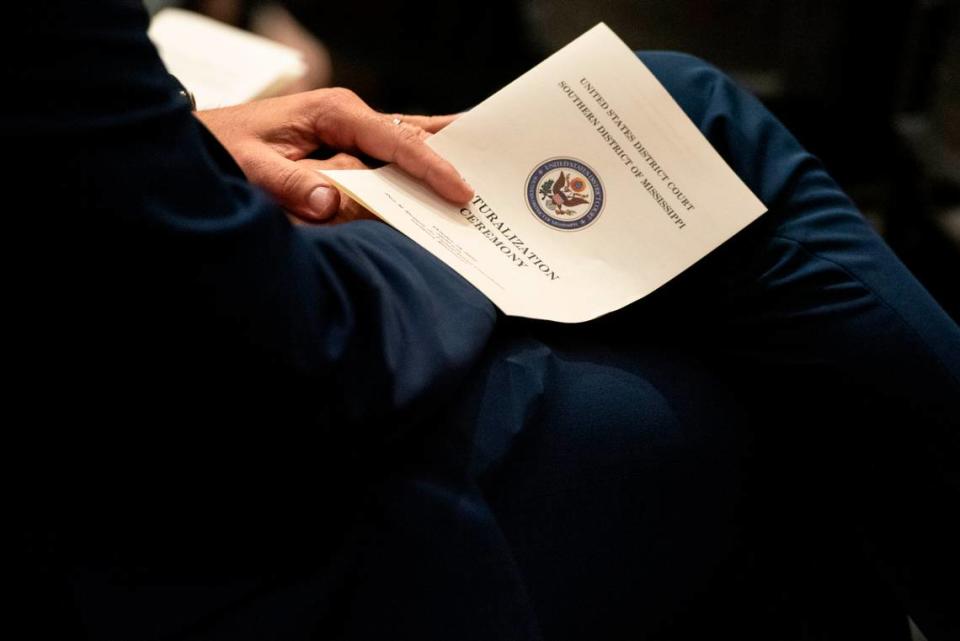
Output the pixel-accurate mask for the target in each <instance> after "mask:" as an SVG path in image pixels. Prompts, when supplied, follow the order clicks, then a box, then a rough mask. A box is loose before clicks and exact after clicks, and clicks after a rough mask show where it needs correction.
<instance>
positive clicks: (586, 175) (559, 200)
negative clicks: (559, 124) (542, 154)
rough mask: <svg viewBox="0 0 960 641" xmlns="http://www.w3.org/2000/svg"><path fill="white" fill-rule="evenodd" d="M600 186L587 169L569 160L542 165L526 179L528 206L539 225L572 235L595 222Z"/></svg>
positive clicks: (601, 198)
mask: <svg viewBox="0 0 960 641" xmlns="http://www.w3.org/2000/svg"><path fill="white" fill-rule="evenodd" d="M603 195H604V194H603V186H602V185H601V183H600V179H599V178H598V177H597V175H596V173H594V171H593V170H592V169H590V167H588V166H587V165H585V164H584V163H582V162H580V161H579V160H575V159H572V158H552V159H550V160H547V161H545V162H543V163H541V164H540V165H539V166H538V167H537V168H536V169H534V170H533V172H532V173H531V174H530V176H529V178H528V179H527V204H528V205H529V206H530V209H531V211H532V212H533V214H534V215H535V216H536V217H537V218H539V219H540V220H541V221H542V222H545V223H546V224H548V225H550V226H552V227H556V228H558V229H562V230H565V231H572V230H576V229H582V228H584V227H586V226H587V225H589V224H590V223H592V222H593V221H594V220H596V218H597V216H599V215H600V211H601V209H602V208H603Z"/></svg>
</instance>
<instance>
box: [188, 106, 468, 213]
mask: <svg viewBox="0 0 960 641" xmlns="http://www.w3.org/2000/svg"><path fill="white" fill-rule="evenodd" d="M395 117H396V116H391V115H387V114H382V113H378V112H376V111H373V110H372V109H370V107H368V106H367V105H366V104H365V103H364V102H363V101H362V100H360V98H358V97H357V96H356V95H355V94H354V93H353V92H351V91H349V90H347V89H340V88H336V89H318V90H316V91H309V92H306V93H301V94H295V95H291V96H282V97H280V98H270V99H266V100H258V101H255V102H251V103H247V104H243V105H238V106H236V107H226V108H224V109H212V110H209V111H201V112H197V118H199V119H200V121H201V122H202V123H203V124H204V125H206V126H207V128H208V129H210V131H211V132H212V133H213V134H214V135H215V136H216V137H217V139H218V140H219V141H220V143H221V144H222V145H223V146H224V147H225V148H226V149H227V151H229V152H230V155H232V156H233V158H234V159H235V160H236V161H237V164H238V165H240V168H241V169H242V170H243V173H244V174H245V175H246V176H247V178H248V179H249V180H250V182H252V183H254V184H256V185H259V186H260V187H262V188H263V189H265V190H266V191H267V192H269V193H270V194H271V195H273V197H274V198H276V199H277V200H278V201H279V202H280V204H281V205H282V206H283V207H284V208H285V209H286V210H287V211H289V212H290V213H291V214H293V215H294V216H296V217H297V218H300V219H302V220H305V221H309V222H322V221H325V220H327V219H329V218H331V217H333V216H334V215H335V214H336V213H337V212H338V211H339V208H340V195H339V193H338V192H337V190H336V189H334V188H333V186H332V185H330V183H329V182H327V181H326V180H325V179H324V178H323V177H322V176H320V175H319V174H318V173H316V171H312V170H311V169H310V167H309V166H307V165H303V164H299V163H297V162H296V161H298V160H302V159H304V158H306V156H307V155H308V154H310V153H312V152H314V151H315V150H317V149H318V148H320V147H321V146H323V147H329V148H331V149H333V150H337V151H348V152H359V153H363V154H366V155H368V156H371V157H373V158H377V159H379V160H383V161H386V162H394V163H397V165H399V166H400V168H401V169H403V170H405V171H406V172H407V173H409V174H411V175H413V176H414V177H416V178H419V179H421V180H423V181H425V182H426V183H427V184H428V185H429V186H430V187H431V188H433V190H434V191H436V192H437V194H439V195H440V196H442V197H444V198H446V199H447V200H450V201H451V202H454V203H464V202H467V201H468V200H470V198H472V197H473V190H472V189H471V188H470V186H469V185H467V183H466V182H464V180H463V178H461V177H460V174H459V173H457V170H456V169H454V168H453V165H451V164H450V163H449V162H447V161H446V160H444V159H443V158H441V157H440V156H439V155H438V154H437V153H436V152H435V151H433V150H432V149H431V148H430V147H429V146H427V144H426V142H425V141H426V140H427V138H429V137H430V134H431V133H434V132H436V131H439V130H440V129H442V128H443V127H445V126H446V125H447V124H449V123H450V122H452V121H453V120H454V118H456V116H401V117H400V118H401V120H402V122H401V124H399V125H396V124H394V122H393V119H394V118H395Z"/></svg>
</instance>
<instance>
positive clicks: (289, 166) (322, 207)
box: [250, 155, 340, 223]
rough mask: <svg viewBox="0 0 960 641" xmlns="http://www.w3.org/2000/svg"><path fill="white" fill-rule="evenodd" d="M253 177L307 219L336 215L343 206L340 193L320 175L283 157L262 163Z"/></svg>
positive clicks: (324, 218) (326, 217)
mask: <svg viewBox="0 0 960 641" xmlns="http://www.w3.org/2000/svg"><path fill="white" fill-rule="evenodd" d="M256 173H257V174H259V175H257V176H250V179H251V181H252V182H255V183H257V184H258V185H260V186H261V187H262V188H263V189H265V190H266V191H267V192H269V193H270V195H271V196H273V197H274V198H275V199H276V200H277V201H278V202H279V203H280V205H281V206H282V207H283V208H284V209H286V210H287V211H288V212H290V213H291V214H293V215H294V216H296V217H297V218H300V219H301V220H304V221H307V222H312V223H315V222H321V221H324V220H327V219H329V218H332V217H333V216H334V215H335V214H336V213H337V211H338V210H339V208H340V193H339V192H338V191H337V190H336V188H335V187H333V185H331V184H330V183H329V182H327V181H326V179H324V178H323V176H321V175H320V174H318V173H317V172H315V171H311V170H310V169H309V168H307V167H305V166H302V165H299V164H297V163H296V162H294V161H292V160H288V159H286V158H284V157H282V156H279V155H278V156H275V157H273V158H271V159H270V161H269V162H264V163H263V164H261V165H259V167H258V168H257V172H256Z"/></svg>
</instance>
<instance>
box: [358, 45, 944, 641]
mask: <svg viewBox="0 0 960 641" xmlns="http://www.w3.org/2000/svg"><path fill="white" fill-rule="evenodd" d="M640 57H641V59H642V60H643V61H644V62H645V63H646V64H647V65H648V66H649V67H650V69H651V70H652V71H653V73H654V74H655V75H656V76H657V77H658V79H659V80H660V81H661V82H662V83H663V84H664V85H665V86H666V87H667V89H668V90H669V91H670V93H671V95H673V97H674V98H675V99H676V100H677V101H678V103H679V104H680V106H681V107H682V108H683V109H684V111H685V112H686V113H687V114H688V115H689V116H690V118H691V119H692V120H693V122H694V123H696V124H697V125H698V127H699V128H700V130H701V131H702V132H703V133H704V135H706V136H707V138H708V139H709V140H710V142H711V143H712V144H713V145H714V146H715V147H716V148H717V149H718V151H719V152H720V153H721V154H722V155H723V156H724V158H725V159H726V160H727V162H728V163H729V164H730V165H731V166H732V167H733V169H734V170H735V171H736V172H737V173H738V175H739V176H741V178H742V179H743V180H744V181H745V182H746V183H747V184H748V185H749V186H750V188H751V189H752V190H753V191H754V192H755V193H756V194H757V195H758V196H759V197H760V198H761V200H763V202H764V203H765V204H766V205H767V206H768V208H769V212H768V213H767V214H765V215H764V216H763V217H761V218H760V219H759V220H758V221H756V222H755V223H754V224H753V225H751V226H750V227H749V228H747V229H745V230H744V231H743V232H742V233H740V234H738V235H737V236H736V237H735V238H734V239H732V240H731V241H729V242H728V243H726V244H725V245H724V246H722V247H721V248H720V249H718V250H717V251H715V252H713V253H712V254H711V255H710V256H708V257H707V258H705V259H704V260H703V261H701V262H700V263H699V264H697V265H696V266H695V267H694V268H692V269H691V270H689V271H688V272H687V273H685V274H683V275H682V276H681V277H679V278H677V279H676V280H675V281H673V282H671V283H670V284H668V285H667V286H665V287H664V288H663V289H662V290H661V291H659V292H657V293H655V294H654V295H652V296H650V297H649V298H647V299H645V300H643V301H640V302H638V303H636V304H635V305H633V306H631V307H629V308H627V309H625V310H622V311H621V312H618V313H616V314H614V315H612V316H610V317H608V318H604V319H601V320H599V321H596V322H593V323H587V324H584V325H582V326H577V327H567V326H562V327H558V326H551V325H549V324H542V323H526V322H515V321H508V322H506V323H504V324H503V325H502V326H501V328H500V331H499V333H498V337H497V343H496V345H495V347H494V349H493V353H492V355H491V357H490V360H489V363H488V364H487V366H486V369H485V370H484V371H483V373H482V374H480V375H478V376H477V377H476V378H475V379H474V381H473V383H472V384H471V386H470V388H469V389H467V390H464V392H463V396H462V397H461V398H459V399H457V402H460V403H463V404H464V405H463V407H462V408H460V410H459V411H457V412H455V413H454V415H453V416H452V418H451V422H452V423H453V424H454V425H456V426H457V428H458V429H457V430H455V431H454V433H455V434H457V435H459V438H455V437H453V436H451V431H450V424H446V425H444V426H443V427H442V428H441V430H439V433H440V434H443V436H442V437H440V436H438V440H437V443H434V444H432V445H428V446H427V447H425V446H424V444H423V443H422V442H418V443H416V444H413V445H412V446H411V447H412V452H416V453H417V454H413V453H412V454H411V455H410V456H409V460H416V459H417V455H419V456H420V457H421V458H420V460H421V461H422V463H421V464H420V465H411V467H408V468H406V469H405V470H404V471H403V473H402V474H400V475H398V476H397V477H394V478H392V479H391V480H390V481H389V482H388V483H386V484H385V485H384V488H383V490H382V491H383V495H382V496H383V497H384V498H382V499H381V501H382V503H380V504H379V509H378V511H377V514H378V516H377V517H376V522H377V524H378V525H377V527H373V528H370V529H369V532H371V533H373V534H371V536H372V538H371V539H370V542H369V543H368V544H367V545H366V546H365V547H364V550H365V554H364V555H363V558H365V563H366V564H365V565H364V566H363V567H364V568H365V569H364V571H362V572H361V573H360V575H361V576H362V577H364V579H363V580H361V581H360V582H359V583H358V584H357V585H356V586H355V587H356V589H357V592H356V594H357V595H358V597H359V600H358V601H357V603H362V604H363V605H362V606H361V607H359V608H358V609H357V610H356V613H355V615H353V616H351V617H350V620H349V624H348V625H347V628H345V629H349V630H351V631H352V633H354V634H358V635H359V636H364V637H370V638H374V637H380V636H383V635H386V634H389V633H390V631H391V630H393V631H394V632H396V631H397V630H410V631H411V632H410V636H411V638H413V637H417V638H460V639H463V638H470V639H474V638H476V639H481V638H497V639H505V638H537V637H539V636H541V635H542V638H545V639H583V638H603V639H619V638H623V639H644V638H650V639H672V638H704V636H705V635H716V634H736V635H737V636H738V638H754V637H756V638H764V639H769V638H781V639H784V638H797V639H800V638H810V639H820V638H872V639H884V638H889V639H896V638H904V636H903V635H904V634H905V631H906V615H907V614H908V613H909V615H910V616H912V617H913V618H914V619H915V620H916V621H917V622H919V625H920V626H921V628H922V629H923V630H924V631H925V632H926V633H927V635H928V636H929V638H931V639H955V638H960V631H958V619H960V617H958V608H957V604H958V603H960V592H958V589H957V577H958V576H960V563H958V559H960V554H958V550H957V548H958V546H957V543H956V542H957V541H960V530H958V528H957V526H956V524H955V521H956V519H955V518H954V517H955V516H956V514H957V511H958V508H960V500H958V499H960V481H958V479H960V476H958V471H960V457H958V453H960V449H958V434H960V429H958V427H960V331H958V328H957V326H956V324H955V323H954V322H953V321H952V320H951V319H950V318H949V317H948V316H947V315H946V314H945V313H944V312H943V310H942V309H941V308H940V307H939V306H938V305H937V304H936V302H935V301H933V300H932V299H931V297H930V296H929V294H928V293H927V292H926V291H925V290H924V289H923V287H922V286H921V285H920V284H919V283H918V282H917V281H916V280H915V278H914V277H913V276H912V275H911V274H910V273H909V271H908V270H907V269H906V268H905V267H904V266H903V264H902V263H901V262H900V261H899V260H898V259H897V258H896V256H894V255H893V253H892V252H891V251H890V249H889V248H888V247H887V246H886V244H885V243H884V242H883V241H882V239H880V238H879V237H878V236H877V234H876V233H874V231H873V230H872V229H871V228H870V226H869V225H868V223H867V222H866V221H865V220H864V218H863V217H862V215H861V214H860V213H859V212H858V211H857V209H856V207H855V205H854V204H853V203H852V202H851V201H850V199H849V198H848V197H847V196H846V195H845V194H844V193H843V192H842V190H841V189H840V188H839V187H838V186H837V184H836V183H835V182H834V181H833V180H832V179H831V177H830V176H829V175H828V173H827V172H826V171H825V169H824V167H823V166H822V165H821V163H820V162H819V161H818V160H817V159H816V158H815V157H813V156H812V155H811V154H809V153H808V152H806V151H805V150H804V149H803V148H802V147H801V146H800V144H799V143H798V142H797V141H796V140H795V139H794V137H793V136H792V135H791V134H790V133H789V132H788V131H787V130H786V129H785V128H784V127H783V126H782V125H781V124H780V123H779V122H778V121H777V120H776V119H775V118H774V117H773V116H772V115H771V114H770V113H769V112H768V111H767V110H766V109H765V108H764V107H763V106H762V105H761V104H760V103H759V102H758V101H757V100H756V99H754V98H753V97H752V96H750V95H749V94H748V93H746V92H745V91H744V90H742V89H741V88H739V87H737V86H736V85H735V83H734V82H732V81H731V80H730V79H729V78H727V77H726V76H725V75H723V74H722V73H721V72H719V71H717V70H716V69H715V68H713V67H712V66H710V65H708V64H706V63H704V62H703V61H700V60H697V59H695V58H693V57H690V56H685V55H679V54H673V53H642V54H640ZM437 513H445V514H448V515H450V516H449V519H448V520H443V521H442V522H438V521H437V519H436V514H437ZM451 542H455V543H453V544H451ZM367 590H369V591H367Z"/></svg>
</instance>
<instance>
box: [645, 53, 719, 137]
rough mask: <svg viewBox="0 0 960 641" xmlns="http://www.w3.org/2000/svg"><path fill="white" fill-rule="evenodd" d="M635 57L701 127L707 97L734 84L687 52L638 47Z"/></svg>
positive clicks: (714, 68)
mask: <svg viewBox="0 0 960 641" xmlns="http://www.w3.org/2000/svg"><path fill="white" fill-rule="evenodd" d="M637 57H638V58H640V60H641V61H642V62H643V64H644V65H646V67H647V68H648V69H649V70H650V71H651V73H653V75H654V76H655V77H656V78H657V80H659V81H660V84H662V85H663V86H664V88H665V89H666V90H667V91H668V92H669V93H670V95H671V96H673V98H674V100H676V101H677V103H678V104H679V105H680V108H681V109H683V111H684V112H685V113H686V114H687V116H688V117H689V118H690V119H691V120H692V121H693V122H694V123H695V124H696V125H697V126H698V127H701V129H702V124H703V122H704V120H705V118H706V115H707V111H708V107H709V104H710V101H711V99H712V98H713V97H714V96H715V95H716V94H717V93H718V90H723V89H724V88H732V87H735V86H736V85H735V83H734V81H733V80H732V79H731V78H730V77H729V76H727V74H725V73H724V72H722V71H720V70H719V69H718V68H716V67H715V66H713V65H712V64H710V63H709V62H707V61H705V60H703V59H702V58H698V57H697V56H694V55H691V54H688V53H680V52H676V51H638V52H637ZM721 93H722V91H721Z"/></svg>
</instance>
